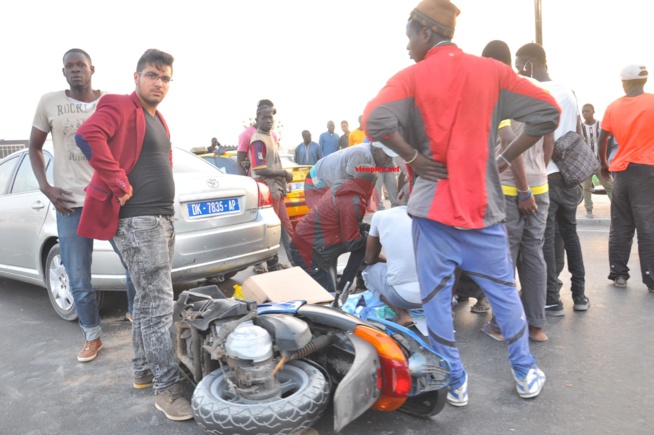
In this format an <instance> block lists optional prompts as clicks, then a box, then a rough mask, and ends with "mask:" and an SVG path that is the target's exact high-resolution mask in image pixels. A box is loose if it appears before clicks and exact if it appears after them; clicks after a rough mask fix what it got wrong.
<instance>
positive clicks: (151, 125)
mask: <svg viewBox="0 0 654 435" xmlns="http://www.w3.org/2000/svg"><path fill="white" fill-rule="evenodd" d="M173 60H174V59H173V57H172V56H171V55H170V54H168V53H164V52H162V51H159V50H156V49H150V50H147V51H146V52H145V53H144V54H143V56H141V59H139V61H138V64H137V68H136V72H135V73H134V83H135V84H136V91H135V92H134V93H133V94H132V95H107V96H105V97H103V98H102V99H101V100H100V103H99V104H98V108H97V110H96V112H95V113H94V115H93V116H91V117H90V118H89V119H88V120H87V121H86V122H85V123H84V124H83V125H82V127H80V129H79V130H77V135H76V136H75V141H76V142H77V146H79V147H80V148H81V149H82V152H84V154H85V155H86V158H87V159H88V161H89V164H90V165H91V166H92V167H93V168H94V169H95V173H94V175H93V178H92V180H91V183H90V184H89V186H88V187H87V189H86V192H87V196H86V200H85V203H84V209H83V211H82V218H81V221H80V225H79V229H78V232H79V233H80V234H81V235H84V236H87V237H92V238H95V239H105V240H106V239H108V238H111V237H113V241H114V243H115V245H116V247H117V248H118V250H119V251H120V253H121V255H122V257H123V259H124V261H125V263H126V264H127V266H128V268H129V272H130V276H131V277H132V281H133V282H134V285H135V287H136V297H135V299H134V308H133V310H134V312H133V323H132V343H133V346H134V358H133V360H132V361H133V364H134V388H147V387H150V386H153V387H154V391H155V395H156V396H155V407H156V408H157V409H158V410H160V411H162V412H163V413H164V414H165V415H166V417H168V418H169V419H171V420H189V419H191V418H193V412H192V409H191V406H190V404H189V402H188V400H186V399H185V398H184V397H182V386H181V384H180V383H179V373H178V371H177V366H176V365H175V360H174V357H173V344H172V339H171V337H170V327H171V325H172V313H173V285H172V280H171V268H172V260H173V252H174V248H175V230H174V226H173V219H174V215H175V210H174V208H173V202H174V197H175V183H174V180H173V173H172V160H171V155H172V154H171V153H172V149H171V143H170V137H169V132H168V127H167V125H166V122H165V121H164V119H163V116H162V115H161V114H160V113H159V112H158V111H157V106H158V105H159V103H161V102H162V101H163V99H164V98H165V96H166V94H167V93H168V88H169V86H170V82H171V81H172V75H173Z"/></svg>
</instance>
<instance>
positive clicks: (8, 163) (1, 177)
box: [0, 156, 18, 195]
mask: <svg viewBox="0 0 654 435" xmlns="http://www.w3.org/2000/svg"><path fill="white" fill-rule="evenodd" d="M17 161H18V156H15V157H10V158H8V159H7V160H5V161H4V162H2V164H0V195H4V194H5V193H6V192H7V188H8V187H9V181H10V180H11V174H12V173H13V172H14V167H15V166H16V162H17Z"/></svg>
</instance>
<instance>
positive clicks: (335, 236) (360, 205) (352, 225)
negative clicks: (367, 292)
mask: <svg viewBox="0 0 654 435" xmlns="http://www.w3.org/2000/svg"><path fill="white" fill-rule="evenodd" d="M368 168H369V169H370V170H372V166H370V165H368V166H362V167H361V168H360V170H359V171H357V172H356V173H355V175H354V178H351V179H349V180H346V181H344V182H343V183H340V184H337V185H335V186H333V187H332V188H330V189H328V190H327V192H326V193H325V194H324V195H323V196H322V198H321V199H320V200H319V201H318V203H317V204H316V205H315V206H314V207H312V208H311V211H309V213H308V214H307V215H306V216H304V217H303V218H302V220H301V221H300V222H299V223H298V224H297V226H296V227H295V233H294V234H293V240H292V242H291V255H292V257H293V261H294V262H295V264H296V265H297V266H300V267H301V268H302V269H304V270H305V271H306V272H307V273H308V274H309V275H310V276H311V277H312V278H313V279H315V280H316V281H317V282H318V283H319V284H320V285H322V286H323V287H324V288H325V289H326V290H328V291H330V292H333V291H334V290H337V291H339V292H340V291H342V290H343V289H344V288H345V285H346V284H347V283H350V284H351V283H352V282H353V280H354V277H355V276H356V274H357V271H358V270H359V267H360V266H361V264H362V263H363V257H364V255H365V251H366V237H367V234H366V233H365V232H362V231H361V230H360V229H359V224H360V223H361V221H362V220H363V216H364V214H365V211H366V207H367V205H368V200H369V198H370V195H371V194H372V190H373V189H374V188H375V182H376V181H377V174H375V173H374V172H371V171H370V172H368V171H367V170H366V169H368ZM346 252H349V253H350V258H349V259H348V262H347V266H346V267H345V270H344V271H343V275H342V276H341V279H340V281H339V282H338V284H336V264H337V261H338V257H339V256H340V255H341V254H344V253H346Z"/></svg>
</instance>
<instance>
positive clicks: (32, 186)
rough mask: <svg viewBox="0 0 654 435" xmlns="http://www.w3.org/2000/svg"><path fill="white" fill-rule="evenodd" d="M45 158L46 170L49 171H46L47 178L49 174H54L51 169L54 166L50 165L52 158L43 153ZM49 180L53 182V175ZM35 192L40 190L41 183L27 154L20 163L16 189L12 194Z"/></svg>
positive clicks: (15, 182) (15, 184)
mask: <svg viewBox="0 0 654 435" xmlns="http://www.w3.org/2000/svg"><path fill="white" fill-rule="evenodd" d="M43 156H44V157H45V164H46V168H47V169H48V170H49V171H48V170H46V176H47V175H48V172H50V173H52V170H51V169H50V168H49V167H50V166H52V165H50V156H49V155H48V154H46V153H43ZM47 178H48V181H49V182H51V178H52V175H50V176H48V177H47ZM33 190H39V183H38V181H37V180H36V176H35V175H34V171H32V164H31V163H30V159H29V156H27V154H26V155H25V158H23V160H22V161H21V162H20V167H19V168H18V172H17V173H16V180H15V181H14V187H13V189H12V190H11V193H23V192H30V191H33Z"/></svg>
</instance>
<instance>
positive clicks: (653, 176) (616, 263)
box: [609, 163, 654, 289]
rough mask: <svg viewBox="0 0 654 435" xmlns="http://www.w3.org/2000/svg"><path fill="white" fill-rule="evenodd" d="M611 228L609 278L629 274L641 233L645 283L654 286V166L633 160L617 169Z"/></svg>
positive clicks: (642, 265)
mask: <svg viewBox="0 0 654 435" xmlns="http://www.w3.org/2000/svg"><path fill="white" fill-rule="evenodd" d="M613 175H614V177H615V180H614V188H613V199H612V201H611V230H610V233H609V264H610V265H611V272H610V273H609V279H612V280H615V279H616V278H618V277H619V276H622V277H624V278H625V279H628V278H629V267H627V263H628V262H629V254H630V253H631V244H632V242H633V239H634V232H636V233H637V237H638V255H639V257H640V271H641V274H642V279H643V283H644V284H645V285H646V286H647V287H648V288H650V289H652V288H654V276H653V275H654V166H653V165H641V164H636V163H630V164H629V166H628V167H627V169H625V170H624V171H620V172H614V173H613Z"/></svg>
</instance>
